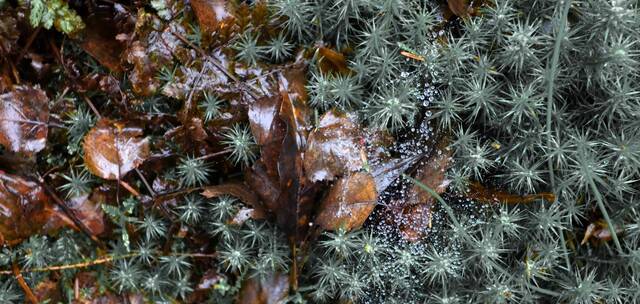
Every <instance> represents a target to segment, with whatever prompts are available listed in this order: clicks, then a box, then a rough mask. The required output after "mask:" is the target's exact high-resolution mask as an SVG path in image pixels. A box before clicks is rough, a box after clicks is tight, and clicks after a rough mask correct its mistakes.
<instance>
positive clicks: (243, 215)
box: [229, 208, 265, 226]
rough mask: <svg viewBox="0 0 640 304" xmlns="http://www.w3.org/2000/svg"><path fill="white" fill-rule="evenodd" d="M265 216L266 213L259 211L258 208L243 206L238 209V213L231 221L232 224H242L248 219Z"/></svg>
mask: <svg viewBox="0 0 640 304" xmlns="http://www.w3.org/2000/svg"><path fill="white" fill-rule="evenodd" d="M264 217H265V215H264V214H261V213H259V212H257V211H256V209H252V208H242V209H240V210H238V212H237V213H236V215H234V216H233V218H231V220H230V221H229V223H230V224H231V225H235V226H241V225H242V224H244V222H246V221H247V220H248V219H254V220H257V219H263V218H264Z"/></svg>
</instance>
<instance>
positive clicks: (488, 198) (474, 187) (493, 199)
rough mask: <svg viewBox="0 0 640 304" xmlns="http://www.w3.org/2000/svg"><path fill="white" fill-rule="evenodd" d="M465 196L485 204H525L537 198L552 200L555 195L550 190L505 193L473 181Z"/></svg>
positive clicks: (554, 198)
mask: <svg viewBox="0 0 640 304" xmlns="http://www.w3.org/2000/svg"><path fill="white" fill-rule="evenodd" d="M467 197H468V198H470V199H473V200H476V201H478V202H481V203H485V204H494V203H505V204H520V203H522V204H526V203H531V202H535V201H537V200H545V201H547V202H550V203H552V202H554V201H555V200H556V196H555V195H554V194H553V193H550V192H542V193H537V194H529V195H517V194H511V193H506V192H503V191H500V190H497V189H489V188H486V187H485V186H484V185H482V184H481V183H479V182H476V181H473V182H470V183H469V191H468V193H467Z"/></svg>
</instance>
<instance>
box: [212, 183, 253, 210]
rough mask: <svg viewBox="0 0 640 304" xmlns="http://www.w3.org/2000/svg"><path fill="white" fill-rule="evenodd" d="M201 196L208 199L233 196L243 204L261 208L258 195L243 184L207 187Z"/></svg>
mask: <svg viewBox="0 0 640 304" xmlns="http://www.w3.org/2000/svg"><path fill="white" fill-rule="evenodd" d="M201 194H202V196H204V197H206V198H213V197H219V196H222V195H231V196H233V197H236V198H238V199H240V200H241V201H242V202H243V203H245V204H247V205H249V206H251V207H258V206H260V203H259V202H258V197H257V196H256V194H255V193H254V192H253V191H252V190H251V189H249V187H248V186H247V185H245V184H243V183H227V184H222V185H215V186H207V187H205V188H204V190H203V191H202V193H201Z"/></svg>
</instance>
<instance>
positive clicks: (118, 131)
mask: <svg viewBox="0 0 640 304" xmlns="http://www.w3.org/2000/svg"><path fill="white" fill-rule="evenodd" d="M82 147H83V149H84V162H85V165H86V166H87V169H88V170H89V172H91V173H93V174H94V175H96V176H99V177H101V178H104V179H111V180H116V179H121V178H122V177H123V176H124V175H125V174H127V172H129V171H131V170H133V169H135V168H137V167H138V166H139V165H140V164H141V163H142V162H144V160H145V159H146V158H147V157H149V140H148V139H147V138H142V129H140V128H135V127H130V126H126V125H125V124H124V123H122V122H116V121H112V120H109V119H104V118H103V119H101V120H99V121H98V123H97V124H96V126H95V127H93V128H92V129H91V130H90V131H89V132H88V133H87V135H85V137H84V139H83V143H82Z"/></svg>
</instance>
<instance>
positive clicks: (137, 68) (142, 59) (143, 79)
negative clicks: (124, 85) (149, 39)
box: [127, 41, 160, 96]
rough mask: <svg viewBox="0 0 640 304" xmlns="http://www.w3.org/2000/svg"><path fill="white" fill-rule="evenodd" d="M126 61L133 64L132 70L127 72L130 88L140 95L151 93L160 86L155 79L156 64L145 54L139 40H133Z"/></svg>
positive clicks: (149, 94)
mask: <svg viewBox="0 0 640 304" xmlns="http://www.w3.org/2000/svg"><path fill="white" fill-rule="evenodd" d="M127 61H128V62H129V63H130V64H133V71H131V73H130V74H129V80H130V81H131V88H132V89H133V91H134V92H135V93H136V94H139V95H142V96H151V95H153V94H154V93H155V92H156V91H157V90H158V88H159V87H160V82H159V81H158V80H157V79H156V77H155V74H156V72H157V68H156V66H155V65H154V64H153V63H152V62H151V59H150V58H149V56H147V50H146V49H145V47H144V46H143V45H142V43H140V42H139V41H135V42H134V43H133V44H132V45H131V47H130V48H129V50H128V51H127Z"/></svg>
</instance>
